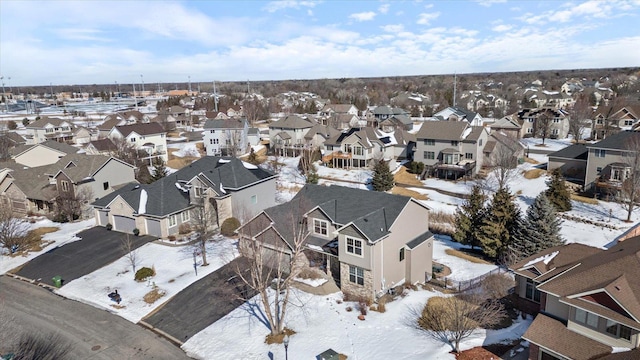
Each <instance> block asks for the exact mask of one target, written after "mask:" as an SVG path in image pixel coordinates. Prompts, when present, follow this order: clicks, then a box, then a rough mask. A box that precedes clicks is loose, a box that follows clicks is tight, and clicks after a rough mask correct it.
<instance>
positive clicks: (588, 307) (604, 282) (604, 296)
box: [510, 237, 640, 360]
mask: <svg viewBox="0 0 640 360" xmlns="http://www.w3.org/2000/svg"><path fill="white" fill-rule="evenodd" d="M639 258H640V237H633V238H629V239H627V240H625V241H623V242H619V243H618V244H616V245H615V246H613V247H611V248H610V249H608V250H603V249H599V248H594V247H590V246H587V245H582V244H577V243H573V244H568V245H563V246H557V247H553V248H550V249H547V250H544V251H542V252H540V253H538V254H536V255H533V256H530V257H528V258H526V259H523V260H522V261H520V262H518V263H516V264H514V265H512V266H511V267H510V268H511V270H513V271H514V272H515V280H516V287H515V289H516V291H515V294H516V296H517V303H518V305H519V307H520V308H521V309H522V310H523V311H525V312H528V313H531V314H536V313H537V316H536V317H535V319H534V321H533V323H532V324H531V326H530V327H529V328H528V329H527V331H526V332H525V334H524V335H523V336H522V337H523V339H525V340H527V341H529V344H530V345H529V359H530V360H540V359H545V360H546V359H560V360H566V359H575V360H590V359H602V360H605V359H611V360H613V359H638V358H639V356H640V350H638V348H639V347H640V278H639V277H638V274H640V262H639V261H638V259H639Z"/></svg>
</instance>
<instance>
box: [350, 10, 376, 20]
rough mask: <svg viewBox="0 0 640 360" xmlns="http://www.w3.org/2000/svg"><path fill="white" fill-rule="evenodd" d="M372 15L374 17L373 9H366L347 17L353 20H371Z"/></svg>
mask: <svg viewBox="0 0 640 360" xmlns="http://www.w3.org/2000/svg"><path fill="white" fill-rule="evenodd" d="M374 17H376V13H375V12H373V11H367V12H361V13H355V14H351V15H349V19H353V20H355V21H370V20H373V18H374Z"/></svg>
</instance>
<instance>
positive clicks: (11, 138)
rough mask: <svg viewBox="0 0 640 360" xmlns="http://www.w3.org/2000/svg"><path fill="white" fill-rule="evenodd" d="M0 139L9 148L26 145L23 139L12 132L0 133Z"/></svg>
mask: <svg viewBox="0 0 640 360" xmlns="http://www.w3.org/2000/svg"><path fill="white" fill-rule="evenodd" d="M0 139H2V141H6V142H7V144H8V145H9V146H10V147H15V146H18V145H24V144H26V143H27V140H26V139H25V138H23V137H22V136H21V135H20V134H18V133H16V132H14V131H6V132H2V133H0Z"/></svg>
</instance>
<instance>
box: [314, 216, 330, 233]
mask: <svg viewBox="0 0 640 360" xmlns="http://www.w3.org/2000/svg"><path fill="white" fill-rule="evenodd" d="M313 233H314V234H318V235H322V236H327V234H328V223H327V222H326V221H324V220H319V219H313Z"/></svg>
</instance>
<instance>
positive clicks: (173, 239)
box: [167, 235, 176, 241]
mask: <svg viewBox="0 0 640 360" xmlns="http://www.w3.org/2000/svg"><path fill="white" fill-rule="evenodd" d="M167 239H169V241H176V237H175V236H174V235H169V236H168V237H167Z"/></svg>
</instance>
